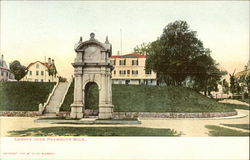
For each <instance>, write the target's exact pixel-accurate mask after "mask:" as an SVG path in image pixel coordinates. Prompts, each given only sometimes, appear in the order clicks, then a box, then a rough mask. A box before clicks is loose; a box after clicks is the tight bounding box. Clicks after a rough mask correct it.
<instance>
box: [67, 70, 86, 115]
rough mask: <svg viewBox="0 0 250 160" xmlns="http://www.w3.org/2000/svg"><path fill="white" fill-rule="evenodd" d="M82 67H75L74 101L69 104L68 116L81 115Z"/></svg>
mask: <svg viewBox="0 0 250 160" xmlns="http://www.w3.org/2000/svg"><path fill="white" fill-rule="evenodd" d="M82 108H83V91H82V68H81V67H77V68H75V88H74V102H73V104H71V112H70V118H82V117H83V112H82Z"/></svg>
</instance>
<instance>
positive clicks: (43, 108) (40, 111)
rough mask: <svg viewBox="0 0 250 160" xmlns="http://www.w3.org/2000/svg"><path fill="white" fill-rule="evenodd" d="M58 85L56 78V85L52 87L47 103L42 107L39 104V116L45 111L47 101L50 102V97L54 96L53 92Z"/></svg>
mask: <svg viewBox="0 0 250 160" xmlns="http://www.w3.org/2000/svg"><path fill="white" fill-rule="evenodd" d="M58 85H59V78H56V85H55V86H54V88H53V90H52V92H51V93H50V94H49V97H48V99H47V101H46V102H45V103H44V104H43V105H42V103H40V104H39V107H38V108H39V113H40V114H44V111H45V109H46V107H47V105H48V104H49V101H50V99H51V97H52V96H53V95H54V93H55V90H56V88H57V86H58Z"/></svg>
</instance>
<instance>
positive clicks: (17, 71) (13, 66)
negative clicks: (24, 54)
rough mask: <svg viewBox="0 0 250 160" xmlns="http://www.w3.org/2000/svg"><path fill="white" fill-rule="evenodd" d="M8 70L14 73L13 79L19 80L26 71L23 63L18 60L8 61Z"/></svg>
mask: <svg viewBox="0 0 250 160" xmlns="http://www.w3.org/2000/svg"><path fill="white" fill-rule="evenodd" d="M10 71H11V72H12V73H13V74H14V76H15V79H16V80H17V81H19V80H20V79H22V78H23V77H24V76H25V75H26V74H27V72H28V70H27V68H26V67H25V66H23V65H21V63H20V62H19V61H18V60H15V61H13V62H12V63H10Z"/></svg>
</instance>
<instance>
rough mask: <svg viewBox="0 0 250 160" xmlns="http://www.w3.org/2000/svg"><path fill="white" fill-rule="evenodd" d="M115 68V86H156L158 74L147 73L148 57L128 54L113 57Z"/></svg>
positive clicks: (112, 61) (111, 58) (113, 75)
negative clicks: (146, 63)
mask: <svg viewBox="0 0 250 160" xmlns="http://www.w3.org/2000/svg"><path fill="white" fill-rule="evenodd" d="M110 62H111V63H112V64H113V66H114V70H113V71H112V82H113V83H114V84H135V85H156V73H154V72H153V71H150V72H146V71H145V62H146V56H144V55H140V54H126V55H117V56H111V57H110Z"/></svg>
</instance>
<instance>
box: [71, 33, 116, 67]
mask: <svg viewBox="0 0 250 160" xmlns="http://www.w3.org/2000/svg"><path fill="white" fill-rule="evenodd" d="M111 50H112V48H111V44H110V43H109V42H108V39H107V38H106V42H105V43H101V42H99V41H98V40H96V39H95V34H94V33H91V34H90V40H87V41H84V42H82V38H80V41H79V42H78V43H77V44H76V45H75V51H76V52H77V53H78V56H77V59H76V61H75V62H82V64H103V63H105V64H109V60H108V58H109V57H110V56H111Z"/></svg>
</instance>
